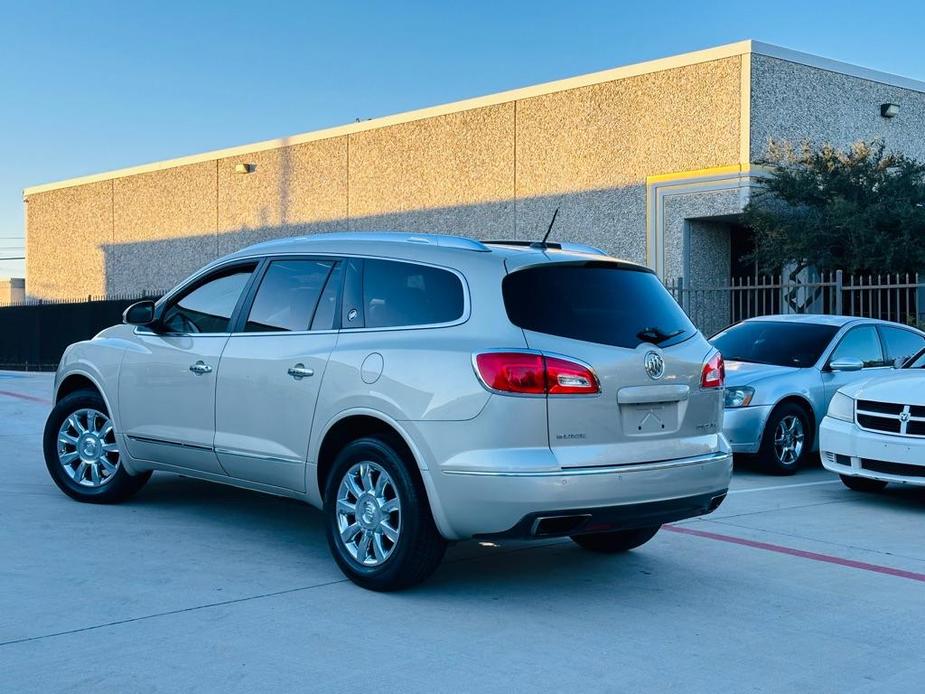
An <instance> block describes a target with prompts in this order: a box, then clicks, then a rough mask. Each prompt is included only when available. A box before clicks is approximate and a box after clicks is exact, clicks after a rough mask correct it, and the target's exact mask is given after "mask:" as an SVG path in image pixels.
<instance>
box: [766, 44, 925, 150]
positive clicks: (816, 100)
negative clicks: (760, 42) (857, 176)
mask: <svg viewBox="0 0 925 694" xmlns="http://www.w3.org/2000/svg"><path fill="white" fill-rule="evenodd" d="M751 71H752V72H751V74H752V97H751V145H750V148H751V160H752V161H759V160H761V159H762V157H763V156H764V155H765V154H766V152H767V147H768V142H769V141H770V140H771V139H772V138H773V139H778V140H790V141H792V142H796V143H799V142H801V141H803V140H810V141H812V142H814V143H816V144H822V143H828V144H833V145H837V146H840V147H845V146H847V145H850V144H852V143H854V142H856V141H858V140H873V139H882V140H883V141H884V142H885V143H886V145H887V147H888V148H890V149H895V150H900V151H903V152H905V153H906V154H909V155H911V156H913V157H915V158H917V159H920V160H925V93H922V92H917V91H912V90H909V89H902V88H900V87H894V86H891V85H888V84H883V83H881V82H873V81H871V80H867V79H861V78H859V77H852V76H850V75H843V74H839V73H835V72H830V71H827V70H822V69H819V68H814V67H808V66H806V65H800V64H797V63H792V62H788V61H786V60H780V59H778V58H771V57H768V56H763V55H757V54H753V55H752V64H751ZM883 103H896V104H899V105H900V112H899V115H898V116H896V117H895V118H883V117H882V116H881V115H880V104H883Z"/></svg>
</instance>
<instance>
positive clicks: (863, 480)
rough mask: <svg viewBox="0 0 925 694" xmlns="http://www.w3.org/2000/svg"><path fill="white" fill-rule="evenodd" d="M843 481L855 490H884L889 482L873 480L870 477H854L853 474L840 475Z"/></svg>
mask: <svg viewBox="0 0 925 694" xmlns="http://www.w3.org/2000/svg"><path fill="white" fill-rule="evenodd" d="M839 477H840V478H841V481H842V483H843V484H844V485H845V486H846V487H848V489H851V490H852V491H855V492H882V491H883V490H884V489H886V485H887V484H888V483H887V482H884V481H883V480H872V479H870V478H869V477H853V476H852V475H839Z"/></svg>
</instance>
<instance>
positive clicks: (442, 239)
mask: <svg viewBox="0 0 925 694" xmlns="http://www.w3.org/2000/svg"><path fill="white" fill-rule="evenodd" d="M295 240H298V241H373V242H382V241H385V242H392V243H419V244H422V245H426V246H438V247H440V248H459V249H461V250H466V251H481V252H486V251H490V250H491V249H490V248H488V246H486V245H485V244H484V243H482V242H481V241H476V240H475V239H470V238H466V237H465V236H445V235H443V234H413V233H410V232H406V231H332V232H326V233H320V234H309V235H306V236H296V237H292V236H290V237H283V238H279V239H273V240H272V241H265V242H263V243H258V244H256V245H255V246H252V248H258V247H266V246H271V245H274V244H279V243H285V242H289V241H295Z"/></svg>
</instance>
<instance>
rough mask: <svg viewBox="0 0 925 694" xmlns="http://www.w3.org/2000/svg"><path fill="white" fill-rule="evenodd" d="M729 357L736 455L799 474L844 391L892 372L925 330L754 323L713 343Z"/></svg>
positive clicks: (811, 319) (839, 322)
mask: <svg viewBox="0 0 925 694" xmlns="http://www.w3.org/2000/svg"><path fill="white" fill-rule="evenodd" d="M710 341H711V342H712V343H713V345H714V346H715V347H716V348H717V349H719V350H720V352H721V353H722V354H723V357H724V358H725V360H726V393H725V418H724V424H723V431H724V433H725V434H726V438H728V439H729V443H730V444H731V445H732V450H733V451H734V452H735V453H742V454H752V455H756V456H757V458H758V460H759V462H760V463H761V464H762V466H764V468H765V469H766V470H768V471H769V472H774V473H777V474H793V473H794V472H796V471H797V470H798V469H799V467H800V466H801V465H802V464H803V463H804V462H806V460H807V459H808V458H809V456H810V455H811V454H812V453H813V452H815V451H816V450H818V441H817V436H816V432H817V431H818V427H819V423H820V422H821V421H822V418H823V417H824V416H825V413H826V410H827V409H828V406H829V401H830V400H831V399H832V396H833V395H834V394H835V391H837V390H838V389H839V388H841V387H842V386H844V385H848V384H849V383H852V382H854V381H857V380H860V379H867V378H871V377H872V376H876V375H877V374H885V373H889V372H890V370H891V369H892V368H893V367H894V365H897V364H900V363H902V361H903V360H904V359H906V358H908V357H910V356H912V355H913V354H915V353H916V352H918V351H919V349H921V348H922V347H923V346H925V333H923V332H922V331H920V330H916V329H915V328H911V327H909V326H905V325H900V324H897V323H890V322H887V321H880V320H871V319H865V318H852V317H850V316H824V315H778V316H763V317H761V318H750V319H749V320H746V321H742V322H741V323H737V324H735V325H733V326H731V327H729V328H726V329H725V330H723V331H722V332H720V333H717V334H716V335H714V336H713V337H712V338H711V340H710Z"/></svg>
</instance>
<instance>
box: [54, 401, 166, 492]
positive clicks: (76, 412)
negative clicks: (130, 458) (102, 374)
mask: <svg viewBox="0 0 925 694" xmlns="http://www.w3.org/2000/svg"><path fill="white" fill-rule="evenodd" d="M81 430H83V431H81ZM42 447H43V450H44V454H45V466H46V467H47V468H48V473H49V474H50V475H51V479H52V480H54V482H55V484H56V485H58V488H59V489H60V490H61V491H62V492H64V493H65V494H67V495H68V496H69V497H71V498H72V499H76V500H77V501H84V502H87V503H92V504H115V503H119V502H121V501H125V500H126V499H128V498H130V497H131V496H133V495H134V494H135V493H136V492H138V490H139V489H141V488H142V487H143V486H144V485H145V483H146V482H147V481H148V479H149V478H150V477H151V472H150V471H148V472H144V473H141V474H140V475H131V474H129V473H128V471H127V470H126V469H125V468H124V467H123V466H122V463H121V458H120V456H119V452H118V449H117V448H116V440H115V434H114V432H113V430H112V422H111V420H110V419H109V412H108V410H107V409H106V402H105V401H104V400H103V398H102V397H101V396H100V394H99V393H97V392H96V391H92V390H78V391H76V392H74V393H71V394H70V395H67V396H65V397H64V398H62V399H61V401H60V402H58V404H57V405H55V406H54V409H52V411H51V414H49V415H48V420H47V421H46V422H45V433H44V436H43V440H42ZM81 448H82V449H83V450H84V454H83V455H82V454H81V452H80V450H79V449H81Z"/></svg>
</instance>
